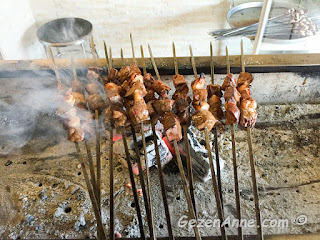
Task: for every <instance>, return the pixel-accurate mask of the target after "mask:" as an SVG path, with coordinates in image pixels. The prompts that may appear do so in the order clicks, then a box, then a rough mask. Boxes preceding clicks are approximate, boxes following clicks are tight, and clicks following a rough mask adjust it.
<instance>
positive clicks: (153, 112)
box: [147, 100, 157, 118]
mask: <svg viewBox="0 0 320 240" xmlns="http://www.w3.org/2000/svg"><path fill="white" fill-rule="evenodd" d="M154 102H155V100H151V101H149V102H148V103H147V109H148V112H149V116H150V117H151V118H153V117H155V116H156V115H157V112H156V110H154V108H153V103H154Z"/></svg>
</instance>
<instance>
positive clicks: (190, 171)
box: [172, 42, 197, 216]
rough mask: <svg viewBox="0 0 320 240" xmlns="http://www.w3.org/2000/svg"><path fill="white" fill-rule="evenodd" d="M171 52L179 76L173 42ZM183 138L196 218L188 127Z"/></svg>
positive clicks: (184, 126) (184, 127)
mask: <svg viewBox="0 0 320 240" xmlns="http://www.w3.org/2000/svg"><path fill="white" fill-rule="evenodd" d="M172 50H173V60H174V70H175V75H178V74H179V68H178V61H177V56H176V47H175V45H174V42H172ZM182 128H183V136H184V142H185V150H186V151H185V152H186V158H187V173H188V181H189V191H190V195H191V200H192V204H193V208H194V212H195V215H196V216H197V210H196V201H195V197H194V191H193V190H194V188H193V175H192V163H191V157H190V145H189V140H188V126H186V125H183V126H182Z"/></svg>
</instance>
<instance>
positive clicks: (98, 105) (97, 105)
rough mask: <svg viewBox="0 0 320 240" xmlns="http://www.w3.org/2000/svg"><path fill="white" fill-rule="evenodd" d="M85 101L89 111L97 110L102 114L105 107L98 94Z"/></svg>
mask: <svg viewBox="0 0 320 240" xmlns="http://www.w3.org/2000/svg"><path fill="white" fill-rule="evenodd" d="M87 101H88V105H89V109H90V110H91V111H95V110H98V111H99V112H102V111H103V110H104V109H105V108H106V107H107V105H106V103H105V102H104V100H103V98H102V97H101V96H100V95H99V94H92V95H89V96H88V98H87Z"/></svg>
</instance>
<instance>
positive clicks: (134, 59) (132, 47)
mask: <svg viewBox="0 0 320 240" xmlns="http://www.w3.org/2000/svg"><path fill="white" fill-rule="evenodd" d="M130 42H131V50H132V60H133V62H134V63H137V62H136V56H135V55H134V46H133V40H132V33H130Z"/></svg>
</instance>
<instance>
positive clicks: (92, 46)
mask: <svg viewBox="0 0 320 240" xmlns="http://www.w3.org/2000/svg"><path fill="white" fill-rule="evenodd" d="M95 51H96V50H95V47H94V41H93V36H92V37H91V52H92V57H93V61H94V63H95V65H97V56H96V52H95Z"/></svg>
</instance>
